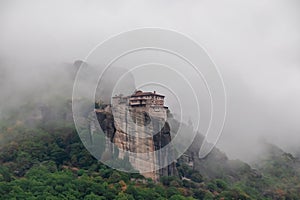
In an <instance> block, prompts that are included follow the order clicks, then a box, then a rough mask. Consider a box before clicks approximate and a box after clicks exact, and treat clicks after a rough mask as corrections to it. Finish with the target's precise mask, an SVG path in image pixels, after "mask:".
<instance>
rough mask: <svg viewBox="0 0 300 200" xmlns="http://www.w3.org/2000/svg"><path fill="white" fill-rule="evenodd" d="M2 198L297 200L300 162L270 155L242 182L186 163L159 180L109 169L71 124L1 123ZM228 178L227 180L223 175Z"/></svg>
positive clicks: (245, 170) (241, 175)
mask: <svg viewBox="0 0 300 200" xmlns="http://www.w3.org/2000/svg"><path fill="white" fill-rule="evenodd" d="M0 137H1V146H0V147H1V151H0V199H86V200H89V199H118V200H121V199H124V200H125V199H149V200H152V199H171V200H178V199H179V200H180V199H299V197H300V176H299V166H297V165H296V164H295V163H297V160H296V158H294V157H293V156H292V155H290V154H282V155H280V156H276V155H272V156H273V157H272V158H271V159H270V160H265V161H264V162H262V163H261V165H258V166H257V168H258V170H259V171H260V172H262V174H260V173H257V174H254V175H253V174H251V173H253V170H250V167H249V166H248V165H245V166H244V167H241V168H239V169H242V170H240V171H236V172H235V173H236V176H238V177H239V179H238V180H236V179H234V181H232V180H229V179H228V178H227V177H226V178H222V177H220V178H213V179H209V178H207V177H204V176H203V175H202V173H201V172H200V173H199V171H196V170H195V169H192V168H191V167H190V166H189V165H187V164H186V163H184V162H178V163H177V169H178V173H179V176H178V177H175V176H172V177H162V178H161V180H160V182H154V181H152V180H150V179H145V178H144V177H143V176H141V175H139V174H128V173H123V172H119V171H116V170H113V169H110V168H108V167H107V166H105V165H103V164H101V163H99V162H98V161H97V160H96V159H94V158H93V157H92V156H91V155H90V154H89V152H87V151H86V150H85V148H84V147H83V145H82V143H81V141H80V139H79V137H78V135H77V133H76V131H75V129H74V127H73V125H72V124H71V123H70V124H66V123H57V122H52V123H50V124H49V123H48V124H45V123H43V124H41V125H37V126H31V127H30V126H27V125H25V124H24V123H23V122H22V121H18V120H17V121H14V122H12V121H2V122H1V124H0ZM224 177H225V176H224Z"/></svg>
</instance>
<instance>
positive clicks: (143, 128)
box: [95, 91, 176, 180]
mask: <svg viewBox="0 0 300 200" xmlns="http://www.w3.org/2000/svg"><path fill="white" fill-rule="evenodd" d="M163 99H164V96H162V95H159V94H156V93H155V92H153V93H152V92H142V91H137V92H136V93H135V94H134V95H131V96H129V97H123V96H116V97H114V98H113V102H112V104H106V105H101V108H99V109H96V110H95V112H96V115H97V119H98V122H99V124H100V127H101V129H102V130H103V132H104V134H105V135H106V137H107V138H108V139H109V141H110V142H112V143H114V144H115V145H116V146H117V147H118V148H119V149H120V151H119V152H118V158H120V159H124V157H125V156H126V155H125V153H124V152H132V153H134V154H133V155H134V156H129V162H130V164H131V165H132V166H133V168H135V169H137V170H138V171H140V172H142V174H143V175H144V176H145V177H147V178H152V179H153V180H158V179H159V177H161V176H167V175H175V174H176V167H175V163H172V164H171V165H169V166H168V165H167V164H166V163H163V162H167V158H166V157H168V156H169V155H168V153H163V152H159V153H157V150H159V149H161V148H163V147H164V146H166V145H167V144H168V143H169V142H170V141H171V133H170V126H169V124H168V123H167V122H166V118H167V110H168V108H167V107H165V106H164V101H163ZM106 151H111V146H110V145H106ZM158 166H166V167H163V168H161V169H159V168H160V167H158ZM143 172H145V173H143Z"/></svg>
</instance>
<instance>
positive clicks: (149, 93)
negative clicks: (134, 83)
mask: <svg viewBox="0 0 300 200" xmlns="http://www.w3.org/2000/svg"><path fill="white" fill-rule="evenodd" d="M140 96H160V97H165V96H164V95H161V94H157V93H155V92H143V91H141V90H138V91H136V92H135V93H134V94H133V95H131V97H140Z"/></svg>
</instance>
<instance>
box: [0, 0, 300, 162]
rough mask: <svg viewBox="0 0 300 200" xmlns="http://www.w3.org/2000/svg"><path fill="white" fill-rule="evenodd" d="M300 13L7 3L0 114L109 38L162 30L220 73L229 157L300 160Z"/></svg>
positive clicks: (243, 4)
mask: <svg viewBox="0 0 300 200" xmlns="http://www.w3.org/2000/svg"><path fill="white" fill-rule="evenodd" d="M299 9H300V3H299V1H297V0H255V1H254V0H247V1H238V0H226V1H222V2H220V1H215V0H200V1H196V0H195V1H179V0H175V1H174V0H173V1H141V0H136V1H126V2H125V1H121V0H119V1H91V0H89V1H47V2H42V1H30V0H29V1H9V0H2V1H1V2H0V28H1V31H0V44H1V45H0V69H1V71H0V84H1V85H0V89H1V94H0V95H1V98H0V102H1V105H0V112H1V110H4V108H7V107H15V106H16V105H18V104H19V103H20V102H23V101H26V100H28V99H30V98H33V97H35V98H40V94H41V91H43V93H46V92H45V91H44V90H46V88H47V87H46V86H45V85H48V86H49V85H52V84H53V85H56V84H58V83H57V82H59V81H63V80H62V79H60V78H59V75H57V74H60V75H61V74H62V73H63V74H65V73H66V71H65V67H62V66H66V65H71V64H72V63H73V62H74V61H75V60H79V59H82V60H84V59H85V58H86V56H87V55H88V53H89V52H90V51H91V50H92V49H93V48H94V47H95V46H96V45H98V44H99V43H100V42H103V41H104V40H105V39H107V38H109V37H111V36H112V35H115V34H118V33H120V32H124V31H127V30H131V29H136V28H142V27H161V28H166V29H172V30H176V31H179V32H181V33H184V34H186V35H188V36H190V37H192V38H193V39H194V40H195V41H197V42H198V43H200V44H201V45H202V46H204V47H205V49H206V50H207V52H208V53H209V55H210V57H211V58H212V59H213V60H214V62H215V63H216V65H217V66H218V67H219V69H220V72H221V74H222V76H223V78H224V83H225V87H226V90H227V97H228V109H227V111H228V112H227V119H226V124H225V127H224V130H223V132H222V135H221V138H220V140H219V142H218V144H217V146H218V147H219V148H220V149H222V150H223V151H224V152H226V154H227V155H229V157H230V158H240V159H242V160H250V159H252V158H255V156H256V155H257V154H258V153H259V152H260V149H261V146H260V145H261V142H262V141H267V142H271V143H274V144H276V145H279V146H280V147H281V148H283V149H284V150H286V151H290V152H292V153H295V152H300V149H299V141H300V125H299V119H300V57H299V53H300V23H299V19H300V12H299ZM61 77H63V76H62V75H61ZM48 89H49V87H48ZM54 93H55V92H54ZM68 94H71V91H69V93H68ZM40 99H42V98H40ZM37 101H38V100H37Z"/></svg>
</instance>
